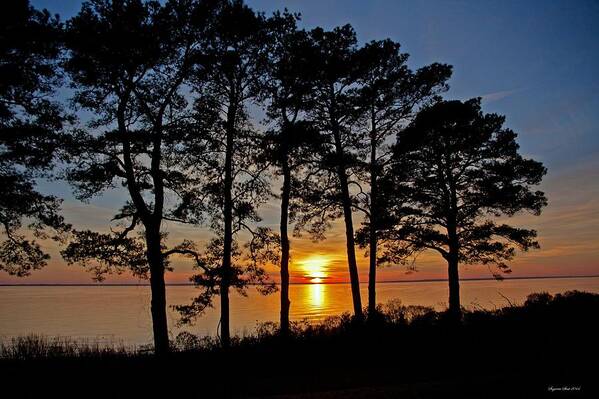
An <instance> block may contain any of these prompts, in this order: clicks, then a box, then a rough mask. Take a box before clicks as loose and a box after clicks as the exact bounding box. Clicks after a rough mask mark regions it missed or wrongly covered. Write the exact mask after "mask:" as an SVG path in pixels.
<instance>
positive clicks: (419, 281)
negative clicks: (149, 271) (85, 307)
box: [0, 275, 599, 287]
mask: <svg viewBox="0 0 599 399" xmlns="http://www.w3.org/2000/svg"><path fill="white" fill-rule="evenodd" d="M597 277H599V275H588V276H525V277H504V278H503V280H549V279H574V278H597ZM493 280H496V279H495V278H493V277H478V278H463V279H461V280H460V281H462V282H463V281H493ZM434 282H447V279H441V278H439V279H423V280H388V281H378V282H377V283H378V284H390V283H393V284H397V283H401V284H406V283H434ZM318 284H319V285H343V284H349V282H344V281H343V282H324V283H318ZM366 284H368V283H367V282H361V283H360V285H366ZM166 285H167V286H170V287H178V286H181V287H185V286H193V284H192V283H167V284H166ZM277 285H279V284H278V283H277ZM291 285H314V283H291ZM146 286H148V287H149V286H150V284H149V283H97V284H82V283H48V284H46V283H39V284H34V283H32V284H5V283H0V287H146Z"/></svg>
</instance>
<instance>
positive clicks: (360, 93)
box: [0, 0, 546, 354]
mask: <svg viewBox="0 0 599 399" xmlns="http://www.w3.org/2000/svg"><path fill="white" fill-rule="evenodd" d="M5 8H6V9H7V10H8V12H6V13H4V14H3V17H2V19H3V24H2V28H1V29H2V32H1V34H0V41H1V43H0V46H1V49H0V51H1V52H2V55H1V56H2V63H1V65H0V68H1V69H2V70H1V72H2V73H1V74H0V75H1V79H2V82H1V87H0V90H1V95H2V99H1V108H0V118H1V120H0V122H1V126H0V129H1V136H0V140H1V151H2V152H1V153H0V178H1V179H2V184H3V186H4V195H3V196H2V199H1V200H0V201H1V202H0V206H1V209H0V220H1V222H2V224H3V227H4V229H3V230H4V231H3V234H4V236H5V237H6V240H5V241H4V242H3V243H2V247H1V249H0V251H1V252H0V267H1V268H2V269H4V270H5V271H7V272H9V273H11V274H17V275H26V274H27V273H28V272H29V271H30V270H32V269H36V268H39V267H41V266H43V265H44V263H45V261H46V259H47V255H46V254H45V253H44V252H43V251H42V250H41V249H40V247H39V245H38V244H37V243H36V242H35V241H31V240H28V239H27V238H26V237H25V236H24V235H22V234H21V233H19V231H20V230H21V229H22V222H23V221H24V220H31V221H32V224H31V227H32V229H33V230H34V233H36V234H37V235H38V236H44V234H46V235H47V234H48V233H47V232H48V231H52V232H54V233H55V234H52V235H53V237H54V238H56V239H62V240H67V242H65V248H64V250H63V251H62V256H63V257H64V259H65V260H67V262H69V263H77V264H81V265H84V266H86V267H87V268H89V269H90V270H91V271H92V272H93V273H94V275H95V277H96V278H97V279H102V278H103V276H104V275H105V274H106V273H111V272H123V271H128V272H131V273H133V274H134V275H137V276H141V277H144V278H149V280H150V286H151V293H152V300H151V312H152V320H153V331H154V344H155V350H156V352H157V353H159V354H160V353H165V352H167V351H168V348H169V341H168V326H167V317H166V293H165V277H164V275H165V272H166V271H168V270H170V268H171V263H172V257H173V256H185V257H188V258H190V259H191V260H192V261H193V262H194V265H195V268H196V270H197V274H196V275H194V276H193V277H192V281H193V282H194V283H195V284H196V285H197V286H198V287H200V288H201V294H200V295H198V297H197V298H196V299H195V300H194V301H193V302H192V303H191V304H189V305H184V306H179V307H177V309H178V310H179V312H180V313H181V315H182V320H183V321H191V320H192V319H193V318H194V317H196V316H198V315H200V314H201V313H202V312H203V311H204V309H205V308H206V307H207V306H210V305H211V304H212V303H213V301H214V299H215V297H219V299H220V311H221V324H220V326H221V329H220V334H221V340H222V344H223V346H225V347H226V346H228V345H229V344H230V333H229V291H230V289H236V290H238V291H240V292H242V293H244V292H245V290H246V289H247V286H248V285H249V284H255V285H256V286H257V287H258V288H259V289H260V290H261V291H263V292H271V291H273V289H274V285H273V282H272V281H271V280H270V279H269V278H268V275H267V273H266V272H265V271H264V269H263V268H262V266H263V265H264V264H265V263H269V262H270V263H274V264H277V265H279V266H280V292H281V315H280V331H281V334H287V333H288V332H289V307H290V302H289V264H290V246H291V245H290V238H289V231H288V230H289V227H290V226H291V225H293V227H294V230H295V232H296V233H297V234H299V233H300V232H302V231H307V232H308V233H309V234H310V235H311V236H312V237H313V238H314V239H321V238H323V237H324V233H325V232H326V230H327V228H329V227H330V223H331V221H332V220H334V219H337V218H343V221H344V225H345V234H346V243H347V262H348V269H349V277H350V282H351V292H352V297H353V304H354V315H355V317H356V318H357V319H358V320H361V319H363V318H364V317H365V316H364V314H363V309H362V302H361V298H360V289H359V273H358V266H357V260H356V245H360V246H361V247H363V248H366V249H367V252H368V257H369V285H368V315H372V314H374V313H375V312H376V270H377V266H378V265H381V264H385V263H388V264H399V263H404V262H407V261H408V260H409V259H411V258H413V257H414V256H415V255H416V254H418V253H419V252H421V251H424V250H428V249H431V250H434V251H437V252H439V253H440V254H441V255H442V256H443V258H444V259H445V260H446V261H447V263H448V275H449V282H450V283H449V285H450V295H449V308H450V311H451V312H452V313H454V314H455V315H456V316H457V317H459V313H460V302H459V281H458V264H459V263H476V264H489V265H496V266H497V267H498V271H509V268H508V266H507V264H506V263H505V262H506V261H507V260H509V259H511V258H512V257H513V256H514V254H515V249H516V248H519V249H522V250H527V249H529V248H534V247H537V246H538V244H537V242H536V241H535V237H536V232H535V231H533V230H527V229H519V228H514V227H511V226H509V225H506V224H498V223H496V222H495V221H494V219H495V217H497V216H501V215H507V216H511V215H513V214H515V213H517V212H519V211H522V210H529V211H531V212H533V213H536V214H538V213H540V211H541V208H542V207H543V206H544V205H545V204H546V199H545V196H544V194H543V193H542V192H539V191H536V192H535V191H533V189H532V187H533V186H534V185H537V184H538V183H539V182H540V180H541V178H542V176H543V175H544V174H545V169H544V167H543V166H542V165H541V164H540V163H538V162H536V161H533V160H530V159H525V158H523V157H522V156H521V155H519V153H518V146H517V144H516V141H515V139H516V135H515V133H514V132H512V131H511V130H509V129H506V128H504V127H503V122H504V118H503V117H501V116H498V115H494V114H483V113H482V111H481V107H480V100H478V99H473V100H468V101H465V102H460V101H443V100H442V99H441V98H440V94H442V93H443V92H444V91H446V90H447V83H446V82H447V80H448V79H449V77H450V75H451V67H450V66H448V65H444V64H437V63H435V64H431V65H428V66H425V67H422V68H419V69H418V70H415V71H413V70H411V69H410V68H409V67H408V65H407V59H408V56H407V54H404V53H402V52H401V51H400V46H399V44H398V43H396V42H393V41H392V40H389V39H387V40H381V41H373V42H370V43H366V44H364V45H362V46H359V45H358V41H357V38H356V35H355V32H354V30H353V29H352V28H351V26H349V25H345V26H342V27H338V28H334V29H332V30H330V31H327V30H324V29H322V28H315V29H312V30H305V29H300V28H299V27H298V20H299V16H297V15H294V14H291V13H288V12H287V11H285V12H277V13H274V14H273V15H272V16H265V15H263V14H260V13H256V12H254V11H253V10H252V9H250V8H249V7H248V6H246V5H245V4H243V2H242V1H237V0H230V1H217V0H168V1H166V2H164V3H163V4H162V3H159V2H157V1H143V0H91V1H88V2H85V3H84V4H83V5H82V8H81V10H80V12H79V13H78V14H77V15H76V16H74V17H73V18H71V19H70V20H68V21H66V23H61V22H60V21H59V20H58V18H54V17H51V16H50V15H49V14H48V12H47V11H37V10H35V9H33V8H32V7H31V6H30V5H29V4H28V1H26V0H19V1H13V2H10V5H9V6H6V7H5ZM58 87H65V88H67V90H64V91H65V92H68V93H69V101H70V103H71V104H72V105H73V106H74V108H73V109H74V111H73V112H74V113H75V114H76V115H77V114H78V110H81V111H85V112H82V113H79V114H81V115H83V116H82V117H79V118H76V117H73V116H69V114H68V113H67V112H65V109H67V107H65V106H63V107H62V108H61V107H60V104H59V103H60V102H59V101H58V100H57V98H59V97H58V96H56V95H55V94H54V93H55V92H54V90H55V89H56V88H58ZM63 96H64V95H63ZM260 109H263V110H264V112H265V116H264V120H263V121H261V122H260V123H259V122H257V121H256V119H258V118H257V117H256V116H255V114H257V113H259V112H258V111H259V110H260ZM252 112H253V113H254V115H252ZM82 119H86V121H85V123H83V121H82ZM57 158H58V159H57ZM56 165H59V166H60V167H59V168H58V169H60V170H61V171H63V173H61V177H62V178H64V179H65V180H66V181H68V182H69V183H70V184H71V186H72V187H73V189H74V192H75V194H76V196H77V197H78V198H80V199H81V200H89V199H90V198H92V197H94V196H97V195H101V194H102V193H103V192H105V191H106V190H108V189H111V188H115V187H118V186H121V187H122V189H123V190H124V191H126V193H127V198H128V200H127V201H126V202H125V203H124V204H123V205H122V207H121V208H120V209H119V210H118V211H117V212H116V214H115V216H114V219H113V221H115V222H116V223H117V224H118V227H116V226H115V227H114V228H113V229H112V228H111V229H110V232H109V233H101V232H95V231H89V230H78V229H76V228H73V227H71V226H69V225H67V224H65V222H64V220H63V219H62V218H61V217H60V216H59V212H58V211H59V200H58V199H57V198H54V197H51V196H44V195H42V194H40V193H39V192H37V191H36V190H35V184H34V183H35V179H36V178H38V177H43V176H44V175H47V174H48V173H50V171H51V170H52V168H53V167H55V166H56ZM279 184H280V195H279V196H278V198H279V199H280V204H281V205H280V231H279V232H274V231H271V230H269V229H267V228H265V227H261V226H260V220H261V219H260V215H259V207H260V205H261V204H262V203H264V202H265V201H267V200H268V199H269V198H271V197H272V196H273V195H274V193H273V191H277V188H275V189H273V188H272V186H273V185H279ZM275 187H276V186H275ZM356 215H361V216H362V218H361V219H362V220H363V222H362V226H361V228H359V229H358V230H357V231H356V229H355V226H354V217H355V216H356ZM165 222H170V223H178V224H188V225H193V226H200V225H203V226H209V227H210V228H211V229H212V230H213V231H214V233H215V238H214V239H213V240H211V241H210V242H207V243H196V242H193V241H191V240H184V241H182V242H179V243H171V242H170V241H169V240H168V239H167V238H168V237H167V236H168V231H167V229H166V223H165ZM244 241H245V242H244ZM202 244H203V245H202ZM202 246H203V247H204V249H201V247H202Z"/></svg>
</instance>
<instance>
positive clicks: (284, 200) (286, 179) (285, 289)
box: [280, 152, 291, 335]
mask: <svg viewBox="0 0 599 399" xmlns="http://www.w3.org/2000/svg"><path fill="white" fill-rule="evenodd" d="M282 170H283V187H282V190H281V225H280V232H281V320H280V324H281V325H280V330H281V334H282V335H288V334H289V306H290V304H291V302H290V301H289V235H288V231H287V230H288V226H287V225H288V222H289V197H290V193H291V171H290V169H289V162H288V160H287V154H286V152H285V155H284V157H283V159H282Z"/></svg>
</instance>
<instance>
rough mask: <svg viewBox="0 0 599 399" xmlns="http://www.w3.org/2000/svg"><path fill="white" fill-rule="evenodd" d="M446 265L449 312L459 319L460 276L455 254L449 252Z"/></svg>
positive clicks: (460, 311)
mask: <svg viewBox="0 0 599 399" xmlns="http://www.w3.org/2000/svg"><path fill="white" fill-rule="evenodd" d="M447 265H448V267H447V275H448V277H449V313H450V314H451V315H452V316H453V317H455V318H456V319H459V318H460V315H461V313H462V310H461V306H460V277H459V274H458V259H457V256H456V255H454V254H449V259H448V261H447Z"/></svg>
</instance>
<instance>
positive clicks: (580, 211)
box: [0, 0, 599, 283]
mask: <svg viewBox="0 0 599 399" xmlns="http://www.w3.org/2000/svg"><path fill="white" fill-rule="evenodd" d="M32 3H33V4H34V5H35V6H36V7H38V8H48V9H49V10H50V11H51V12H53V13H59V14H60V15H61V17H62V19H63V20H64V19H67V18H68V17H70V16H72V15H73V14H75V13H76V12H77V10H78V9H79V7H80V4H81V2H80V1H78V0H60V1H59V0H55V1H52V0H32ZM248 4H249V5H251V6H252V7H253V8H254V9H256V10H259V11H264V12H266V13H267V14H269V13H271V12H272V11H273V10H276V9H283V8H285V7H287V8H288V9H289V10H291V11H294V12H301V14H302V18H303V20H302V25H303V26H304V27H306V28H311V27H314V26H323V27H325V28H332V27H334V26H336V25H341V24H345V23H350V24H352V25H353V26H354V28H355V29H356V31H357V33H358V37H359V40H360V42H366V41H370V40H374V39H383V38H387V37H389V38H391V39H393V40H396V41H399V42H400V43H401V44H402V48H403V51H404V52H407V53H409V54H410V55H411V57H410V61H409V64H410V66H411V67H413V68H418V67H420V66H423V65H426V64H428V63H431V62H443V63H449V64H451V65H453V66H454V75H453V77H452V79H451V80H450V82H449V83H450V85H451V89H450V90H449V92H448V93H447V94H446V95H445V97H446V98H448V99H467V98H470V97H477V96H480V97H482V98H483V109H484V111H485V112H496V113H500V114H503V115H506V117H507V122H506V125H507V126H508V127H510V128H512V129H513V130H515V131H516V132H517V133H519V143H520V144H521V150H522V152H523V153H524V154H525V155H527V156H530V157H533V158H535V159H537V160H540V161H542V162H543V163H544V164H545V165H546V166H547V168H548V169H549V173H548V176H547V177H546V179H545V181H544V182H543V184H542V189H543V190H545V192H546V194H547V196H548V197H549V203H550V204H549V206H548V207H547V208H546V209H545V211H544V212H543V214H542V215H541V216H540V217H533V216H528V215H523V216H518V217H515V218H513V219H512V220H511V222H512V223H514V224H521V225H523V226H529V227H532V228H535V229H537V230H538V231H539V236H540V243H541V247H542V248H541V249H540V250H537V251H534V252H530V253H527V254H523V255H521V256H519V257H517V258H516V260H515V261H513V262H512V266H513V267H512V269H513V273H512V276H548V275H599V239H598V235H599V112H598V110H599V77H598V75H597V71H599V24H598V23H597V22H598V21H599V2H596V1H576V2H572V1H567V0H565V1H556V0H554V1H474V0H471V1H451V0H447V1H426V2H421V1H409V2H408V1H382V0H379V1H376V0H375V1H360V0H350V1H348V0H346V1H343V0H337V1H334V0H314V1H312V0H307V1H301V0H288V1H276V0H253V1H248ZM43 188H44V190H46V191H48V192H52V193H55V194H57V195H60V196H61V197H63V198H65V203H64V214H65V216H66V218H67V220H68V221H69V222H71V223H73V224H74V225H75V226H77V227H80V228H82V227H86V228H94V229H98V230H104V231H106V230H107V226H108V221H109V220H110V218H111V217H112V215H113V214H114V210H115V209H116V208H117V207H118V206H119V205H120V204H121V203H122V200H123V198H124V195H123V194H122V193H121V192H118V191H115V192H110V193H107V194H106V195H105V196H103V197H101V198H98V199H96V200H94V201H92V202H91V203H90V204H81V203H79V202H78V201H77V200H75V199H74V198H73V197H72V195H71V194H70V191H69V189H68V187H67V186H66V185H64V184H56V183H53V184H44V185H43ZM262 215H263V217H264V222H265V224H267V225H271V226H272V227H273V228H276V227H277V225H276V223H277V215H278V205H277V203H276V202H272V203H269V204H268V205H267V206H265V207H264V208H263V209H262ZM359 219H360V217H359V215H356V225H357V224H358V223H359ZM167 227H171V229H170V231H171V239H173V241H174V240H176V239H177V238H179V239H180V238H182V237H187V238H191V239H194V240H197V241H199V242H202V241H203V240H205V239H206V238H207V237H209V236H210V233H209V232H207V231H205V230H203V229H198V228H196V227H185V228H172V227H173V226H167ZM344 245H345V244H344V232H343V228H342V226H341V221H339V222H338V223H336V224H335V226H334V228H333V229H332V230H331V231H330V232H329V233H328V234H327V240H326V241H323V242H320V243H318V244H314V243H312V242H311V241H310V240H309V239H308V238H307V237H303V238H301V239H297V238H296V239H294V240H293V242H292V248H293V250H292V258H293V259H292V262H293V263H292V276H293V281H296V282H300V281H303V272H302V271H301V267H300V266H301V264H300V263H301V261H302V260H305V259H306V258H309V257H311V256H317V255H322V256H326V257H327V259H328V264H327V266H326V272H327V273H328V275H329V276H330V281H346V280H347V267H346V263H345V255H344V252H343V251H344ZM48 250H49V252H50V253H51V254H52V255H53V256H52V260H51V262H50V265H49V266H48V267H47V268H46V269H44V270H41V271H37V272H35V273H34V274H33V275H32V276H31V277H28V278H25V279H17V278H11V277H8V276H6V275H5V274H2V275H0V283H89V282H91V280H90V276H89V275H88V274H86V273H85V272H84V271H83V270H81V268H79V267H77V266H70V267H69V266H66V265H65V264H64V262H63V261H62V260H61V259H60V256H59V254H58V250H57V248H55V246H54V245H53V244H48ZM359 255H362V251H359ZM359 262H360V271H361V281H366V275H367V272H366V265H367V261H366V259H365V258H363V257H362V256H360V257H359ZM294 265H296V266H297V267H296V268H295V271H294V270H293V266H294ZM174 266H175V272H173V273H170V274H169V276H168V280H169V281H170V282H186V281H187V278H188V276H189V274H190V271H191V264H190V263H189V262H185V261H179V260H177V261H175V262H174ZM415 266H416V269H417V271H416V272H412V273H409V274H406V270H405V268H403V269H402V268H400V267H389V268H382V269H381V272H380V273H379V278H380V280H409V279H415V280H420V279H431V278H445V276H446V268H445V265H444V263H443V261H442V259H440V258H439V257H438V256H436V255H435V254H428V253H425V254H423V255H421V256H420V257H419V258H418V259H417V260H416V263H415ZM270 271H271V272H272V273H273V274H275V275H276V273H277V269H276V268H271V269H270ZM461 275H462V277H464V278H468V277H490V276H491V274H490V272H489V270H488V269H487V268H486V267H484V266H464V267H463V269H462V272H461ZM107 282H112V283H118V282H138V281H137V280H135V279H132V278H131V277H129V276H114V277H110V278H109V279H108V280H107Z"/></svg>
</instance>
